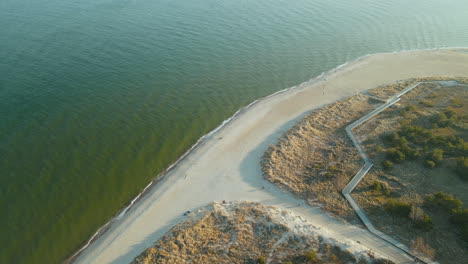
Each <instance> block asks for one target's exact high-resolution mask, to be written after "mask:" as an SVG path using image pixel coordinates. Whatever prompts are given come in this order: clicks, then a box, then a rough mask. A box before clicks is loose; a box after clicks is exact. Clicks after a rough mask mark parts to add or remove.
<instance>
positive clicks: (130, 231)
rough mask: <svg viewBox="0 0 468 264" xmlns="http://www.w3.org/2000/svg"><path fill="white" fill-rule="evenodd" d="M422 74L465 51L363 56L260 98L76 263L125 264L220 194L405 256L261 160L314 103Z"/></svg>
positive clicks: (448, 68)
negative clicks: (288, 189) (296, 193)
mask: <svg viewBox="0 0 468 264" xmlns="http://www.w3.org/2000/svg"><path fill="white" fill-rule="evenodd" d="M426 76H468V53H463V52H458V51H457V52H456V51H450V50H436V51H412V52H402V53H387V54H376V55H372V56H367V57H365V58H362V59H359V60H356V61H354V62H352V63H349V64H347V65H346V66H344V67H341V68H340V69H338V70H336V71H334V72H331V73H329V74H327V75H326V78H322V80H318V81H315V82H313V83H311V84H308V85H305V86H303V87H300V88H296V89H292V90H288V91H287V92H285V93H281V94H278V95H275V96H272V97H270V98H267V99H265V100H262V101H260V102H259V103H257V104H255V105H254V106H252V107H251V108H250V109H249V110H247V111H245V112H243V113H242V114H240V115H239V116H237V117H236V118H235V119H233V120H232V121H231V122H230V123H229V124H227V125H226V126H225V127H223V128H222V129H220V130H219V131H217V132H216V133H214V134H213V135H211V136H210V137H209V138H207V139H206V140H205V141H204V142H203V143H202V144H201V145H199V146H198V147H197V148H196V149H195V150H194V151H193V152H191V153H190V154H189V155H188V156H187V157H186V158H185V159H184V160H183V161H182V162H181V163H180V164H179V165H178V166H177V167H176V168H175V169H173V170H171V171H170V172H169V173H168V175H166V177H165V179H164V180H163V181H161V182H160V183H159V184H158V185H157V186H156V187H154V188H153V189H152V190H151V191H150V192H149V193H148V194H147V195H146V196H144V198H142V199H141V200H140V201H139V202H138V204H137V205H135V206H134V207H133V208H132V209H131V210H130V211H128V212H127V214H126V215H125V216H124V217H123V218H122V219H120V220H119V221H117V222H115V223H114V224H113V225H112V227H111V228H110V229H109V230H108V231H107V232H106V233H105V234H104V235H103V236H101V237H100V238H99V239H98V240H97V241H95V242H93V243H92V244H91V245H90V246H89V247H88V248H87V249H85V250H84V251H83V252H82V254H80V255H79V256H78V258H77V259H76V262H77V263H128V262H130V261H131V260H132V259H133V258H134V257H136V256H137V255H138V254H140V253H141V252H142V251H143V250H144V249H145V248H147V247H149V246H151V245H152V244H153V243H154V241H156V240H157V239H159V238H160V237H161V236H162V235H163V234H164V233H165V232H167V231H168V230H169V229H170V228H171V227H173V226H174V225H175V224H177V223H179V222H180V221H181V220H183V219H184V216H183V212H184V211H186V210H191V211H193V210H194V209H196V208H199V207H202V206H206V205H207V204H209V203H211V202H213V201H222V200H226V201H236V200H237V201H240V200H249V201H255V202H261V203H263V204H266V205H274V206H277V207H279V208H283V209H288V210H292V211H294V212H295V213H296V214H298V215H301V216H302V217H303V218H305V219H307V221H310V222H311V223H312V224H313V225H315V226H317V227H320V228H322V229H324V230H327V232H329V234H330V235H331V236H332V237H335V238H336V239H337V240H340V241H342V242H347V243H349V244H351V245H352V244H353V243H357V242H356V241H360V243H361V244H362V245H364V246H367V247H369V248H370V249H372V250H373V251H374V252H376V253H378V254H380V255H382V256H384V257H387V258H389V259H392V260H394V261H396V262H398V263H405V262H406V263H408V262H410V258H409V257H408V256H407V255H405V254H404V253H402V252H401V251H400V250H399V249H396V248H395V247H393V246H392V245H390V244H388V243H387V242H385V241H383V240H381V239H379V238H377V237H375V236H374V235H372V234H371V233H370V232H368V231H367V230H364V229H361V228H357V227H354V226H351V225H347V224H344V223H342V222H340V221H337V220H335V219H334V218H332V217H329V216H328V215H326V214H324V213H323V212H321V210H320V209H319V208H312V207H309V206H305V205H302V206H298V204H299V203H302V204H303V202H301V201H300V200H297V199H295V198H294V197H293V196H292V195H290V194H288V193H284V192H282V191H281V190H279V189H278V188H276V187H275V186H274V185H272V184H270V183H269V182H268V181H266V180H264V179H263V177H262V174H261V170H260V158H261V156H262V155H263V153H264V151H265V150H266V149H267V148H268V146H269V145H270V144H274V143H275V142H276V140H277V139H278V138H279V137H280V136H281V135H282V134H283V133H284V132H286V131H287V129H289V128H290V127H291V126H292V125H293V124H294V123H295V122H297V121H298V120H299V119H300V118H302V117H304V116H305V115H306V114H307V113H309V112H310V111H311V110H313V109H315V108H317V107H319V106H322V105H324V104H328V103H331V102H334V101H336V100H338V99H341V98H344V97H348V96H351V95H353V94H356V93H357V92H360V91H364V90H367V89H370V88H374V87H377V86H379V85H383V84H388V83H393V82H395V81H398V80H403V79H407V78H413V77H426ZM322 90H324V91H325V92H324V94H323V92H322ZM263 187H264V188H263Z"/></svg>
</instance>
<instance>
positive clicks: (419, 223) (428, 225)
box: [414, 214, 432, 231]
mask: <svg viewBox="0 0 468 264" xmlns="http://www.w3.org/2000/svg"><path fill="white" fill-rule="evenodd" d="M414 226H415V227H416V228H419V229H421V230H424V231H429V230H431V229H432V218H431V217H430V216H428V215H427V214H425V215H424V216H423V217H422V219H418V220H416V221H415V223H414Z"/></svg>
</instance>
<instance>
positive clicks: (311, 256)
mask: <svg viewBox="0 0 468 264" xmlns="http://www.w3.org/2000/svg"><path fill="white" fill-rule="evenodd" d="M304 258H305V259H306V260H307V261H309V262H315V261H317V252H315V251H314V250H310V251H307V252H306V253H304Z"/></svg>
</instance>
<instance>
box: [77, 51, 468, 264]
mask: <svg viewBox="0 0 468 264" xmlns="http://www.w3.org/2000/svg"><path fill="white" fill-rule="evenodd" d="M431 50H457V51H461V52H467V53H468V48H467V47H443V48H432V49H414V50H400V51H391V52H380V53H372V54H366V55H363V56H360V57H357V58H356V59H353V60H351V61H347V62H345V63H343V64H340V65H338V66H336V67H335V68H333V69H330V70H328V71H324V72H322V73H321V74H319V75H318V76H316V77H314V78H311V79H309V80H307V81H305V82H302V83H300V84H298V85H295V86H291V87H288V88H285V89H283V90H279V91H277V92H275V93H272V94H270V95H267V96H264V97H261V98H259V99H257V100H255V101H253V102H252V103H250V104H248V105H247V106H245V107H243V108H240V109H239V110H237V111H236V112H235V113H234V114H233V115H232V116H231V117H230V118H228V119H225V120H224V121H223V122H222V123H221V124H220V125H219V126H217V127H216V128H215V129H213V130H211V131H210V132H208V133H207V134H205V135H203V136H202V137H200V139H198V140H197V142H196V143H195V144H194V145H192V146H191V147H190V148H189V149H188V150H187V151H186V152H185V153H184V154H182V156H180V157H179V159H177V160H176V161H175V162H174V163H172V164H171V165H170V166H169V167H167V169H165V170H164V171H163V172H162V173H159V174H158V175H157V176H156V178H154V179H153V180H152V181H151V182H150V183H149V184H148V185H147V186H146V187H145V188H144V189H143V191H141V192H140V193H139V194H138V195H137V196H136V197H135V198H134V199H133V200H132V201H131V202H130V204H129V205H128V206H126V207H125V208H124V209H122V210H121V211H120V212H119V213H118V214H117V216H115V217H114V218H112V219H111V220H109V221H108V222H107V223H106V224H105V225H104V226H102V227H101V228H99V229H98V231H96V233H94V235H93V236H92V237H91V238H90V239H89V240H88V241H87V243H86V244H85V245H84V246H83V247H81V248H80V249H79V250H78V251H77V252H76V253H75V254H73V255H72V256H71V257H70V260H71V259H73V258H74V257H76V256H77V255H78V254H80V253H81V252H83V250H85V249H86V248H87V247H88V246H89V245H90V244H91V242H93V240H94V239H95V238H96V237H97V236H98V235H100V233H101V232H102V231H103V230H105V229H106V227H108V226H109V225H110V224H111V223H113V222H116V221H119V220H120V219H122V217H123V216H124V215H125V214H126V213H127V212H128V211H129V210H130V209H131V208H132V206H133V205H134V204H135V202H136V201H138V199H139V198H140V197H142V195H144V194H145V192H146V191H147V190H148V189H149V187H151V186H152V185H153V183H155V184H154V185H156V183H157V182H159V181H161V180H162V179H164V177H165V176H166V175H167V173H168V172H170V171H171V170H172V169H174V168H175V167H176V166H177V165H179V163H180V162H182V161H183V160H184V158H185V157H187V155H189V154H190V153H191V152H192V151H193V150H194V149H195V148H196V147H198V146H199V145H200V144H202V143H203V142H204V140H205V139H207V138H209V137H211V136H212V135H214V134H215V133H216V132H218V131H219V130H220V129H222V128H223V127H225V126H226V125H228V124H229V123H231V122H232V121H233V120H234V119H235V118H237V117H238V116H239V115H240V114H242V113H244V112H246V111H247V110H249V109H250V108H252V107H253V106H255V105H256V104H258V103H259V102H262V101H264V100H266V99H269V98H271V97H274V96H276V95H279V94H282V93H285V92H288V91H291V90H295V89H300V88H303V87H306V86H310V85H312V84H314V83H317V82H320V81H326V80H327V79H326V77H327V76H329V75H331V74H334V73H336V72H338V71H339V70H341V69H343V68H344V67H346V66H348V65H353V64H355V63H357V62H359V61H362V60H364V59H366V58H368V57H370V56H372V55H381V54H388V53H399V52H412V51H431Z"/></svg>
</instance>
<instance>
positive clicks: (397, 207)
mask: <svg viewBox="0 0 468 264" xmlns="http://www.w3.org/2000/svg"><path fill="white" fill-rule="evenodd" d="M384 208H385V210H387V212H389V213H390V214H392V215H395V216H401V217H408V216H409V214H410V212H411V205H410V204H409V203H407V202H403V201H397V200H395V199H389V200H388V201H387V202H386V203H385V205H384Z"/></svg>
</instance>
